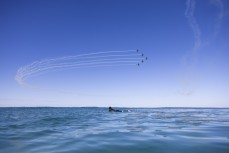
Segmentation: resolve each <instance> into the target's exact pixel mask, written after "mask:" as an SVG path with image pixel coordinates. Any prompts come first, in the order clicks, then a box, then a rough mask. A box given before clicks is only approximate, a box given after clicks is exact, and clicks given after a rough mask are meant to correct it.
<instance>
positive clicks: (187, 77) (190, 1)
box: [181, 0, 224, 95]
mask: <svg viewBox="0 0 229 153" xmlns="http://www.w3.org/2000/svg"><path fill="white" fill-rule="evenodd" d="M210 2H211V3H212V4H214V5H215V6H216V7H217V8H218V9H219V13H218V14H217V18H216V21H215V25H214V26H215V29H214V31H213V33H212V36H213V37H212V40H213V39H214V38H215V37H216V35H217V34H218V33H219V31H220V28H221V24H222V19H223V16H224V6H223V3H222V1H221V0H211V1H210ZM195 8H196V1H195V0H187V1H186V11H185V16H186V18H187V20H188V23H189V26H190V27H191V29H192V31H193V35H194V45H193V47H192V49H191V51H190V52H188V53H186V55H185V56H184V57H183V58H182V62H183V64H184V66H185V72H184V77H182V88H183V89H182V91H181V93H182V95H192V93H193V92H194V86H195V79H197V75H198V74H197V72H196V70H195V69H196V66H197V64H198V56H199V52H200V50H201V49H202V48H203V47H204V46H205V45H206V44H209V43H210V40H208V41H205V43H203V41H202V40H201V29H200V27H199V24H198V22H197V20H196V18H195V16H194V13H195Z"/></svg>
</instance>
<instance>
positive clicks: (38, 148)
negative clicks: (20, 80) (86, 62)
mask: <svg viewBox="0 0 229 153" xmlns="http://www.w3.org/2000/svg"><path fill="white" fill-rule="evenodd" d="M117 109H120V110H124V109H128V110H130V111H129V112H108V108H97V107H84V108H77V107H76V108H75V107H72V108H56V107H34V108H27V107H21V108H0V152H1V153H103V152H104V153H229V109H217V108H213V109H212V108H117Z"/></svg>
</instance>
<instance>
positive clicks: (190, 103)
mask: <svg viewBox="0 0 229 153" xmlns="http://www.w3.org/2000/svg"><path fill="white" fill-rule="evenodd" d="M228 27H229V1H227V0H196V1H195V0H187V1H185V0H32V1H31V0H20V1H19V0H1V1H0V106H105V107H107V106H126V107H229V43H228V42H229V28H228ZM135 49H140V50H141V52H143V53H144V54H145V55H147V57H148V60H147V61H146V62H144V63H143V64H141V65H140V66H137V65H136V66H109V67H91V68H71V69H63V70H58V71H48V72H46V73H41V74H39V75H33V76H31V77H29V78H28V79H26V80H25V82H26V83H27V84H29V85H28V86H25V85H24V86H23V85H20V84H19V83H18V82H17V81H16V80H15V76H16V74H17V71H18V69H19V68H20V67H23V66H26V65H29V64H31V63H33V62H34V61H39V60H44V59H51V58H61V57H65V56H75V55H79V54H87V53H95V52H106V51H119V50H121V51H125V50H135Z"/></svg>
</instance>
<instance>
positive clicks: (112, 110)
mask: <svg viewBox="0 0 229 153" xmlns="http://www.w3.org/2000/svg"><path fill="white" fill-rule="evenodd" d="M109 112H122V111H120V110H115V109H113V108H111V107H109Z"/></svg>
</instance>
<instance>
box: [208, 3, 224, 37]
mask: <svg viewBox="0 0 229 153" xmlns="http://www.w3.org/2000/svg"><path fill="white" fill-rule="evenodd" d="M211 3H212V4H213V5H215V6H216V7H217V8H218V10H219V12H218V14H217V18H216V21H215V31H214V35H213V39H214V38H215V37H216V36H217V35H218V34H219V32H220V29H221V25H222V20H223V17H224V4H223V2H222V0H211Z"/></svg>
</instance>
